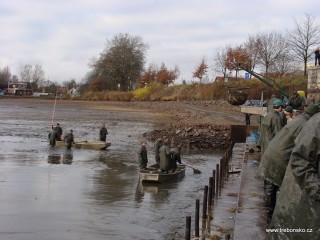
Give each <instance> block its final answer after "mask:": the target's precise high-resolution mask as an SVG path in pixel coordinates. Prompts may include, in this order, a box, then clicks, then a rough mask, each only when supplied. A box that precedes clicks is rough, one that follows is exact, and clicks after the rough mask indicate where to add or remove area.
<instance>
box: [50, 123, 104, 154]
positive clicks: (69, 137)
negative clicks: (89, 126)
mask: <svg viewBox="0 0 320 240" xmlns="http://www.w3.org/2000/svg"><path fill="white" fill-rule="evenodd" d="M107 135H108V130H107V128H106V125H105V124H102V125H101V127H100V130H99V140H100V141H104V142H105V141H106V138H107ZM48 139H49V143H50V146H52V147H54V146H55V145H56V141H64V143H65V146H66V148H67V149H71V147H72V144H74V136H73V130H72V129H70V131H69V132H68V133H67V134H66V135H64V136H63V130H62V127H61V126H60V124H59V123H57V124H56V125H52V126H51V131H50V132H49V135H48Z"/></svg>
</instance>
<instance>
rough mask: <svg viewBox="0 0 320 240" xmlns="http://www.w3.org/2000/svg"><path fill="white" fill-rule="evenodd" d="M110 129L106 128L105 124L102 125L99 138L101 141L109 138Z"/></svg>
mask: <svg viewBox="0 0 320 240" xmlns="http://www.w3.org/2000/svg"><path fill="white" fill-rule="evenodd" d="M107 135H108V130H107V128H106V125H105V124H102V125H101V128H100V131H99V139H100V141H103V142H105V141H106V140H107Z"/></svg>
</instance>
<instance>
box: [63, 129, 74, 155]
mask: <svg viewBox="0 0 320 240" xmlns="http://www.w3.org/2000/svg"><path fill="white" fill-rule="evenodd" d="M64 142H65V145H66V148H67V149H69V150H70V149H71V147H72V144H74V138H73V130H72V129H70V131H69V133H67V135H65V136H64Z"/></svg>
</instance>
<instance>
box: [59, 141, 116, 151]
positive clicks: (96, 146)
mask: <svg viewBox="0 0 320 240" xmlns="http://www.w3.org/2000/svg"><path fill="white" fill-rule="evenodd" d="M110 146H111V143H108V142H103V141H93V142H87V141H83V142H75V143H74V144H72V147H73V148H78V149H92V150H105V149H107V148H108V147H110ZM56 147H65V143H64V142H63V141H56Z"/></svg>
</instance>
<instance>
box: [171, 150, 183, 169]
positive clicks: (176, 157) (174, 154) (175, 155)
mask: <svg viewBox="0 0 320 240" xmlns="http://www.w3.org/2000/svg"><path fill="white" fill-rule="evenodd" d="M180 153H181V147H177V148H171V149H170V170H172V171H173V172H174V171H175V170H176V169H177V162H178V163H179V164H181V155H180Z"/></svg>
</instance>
